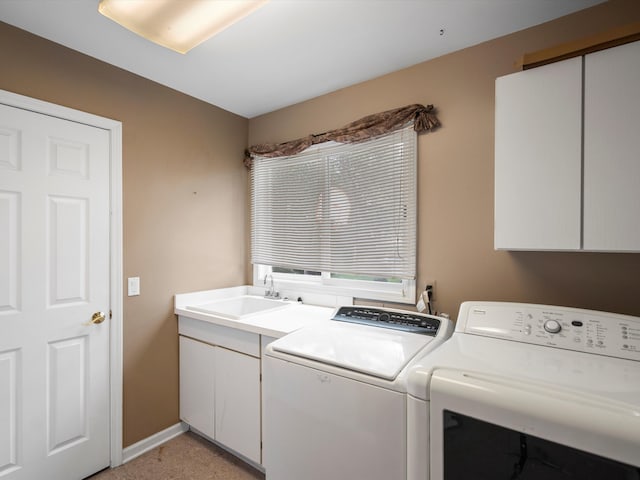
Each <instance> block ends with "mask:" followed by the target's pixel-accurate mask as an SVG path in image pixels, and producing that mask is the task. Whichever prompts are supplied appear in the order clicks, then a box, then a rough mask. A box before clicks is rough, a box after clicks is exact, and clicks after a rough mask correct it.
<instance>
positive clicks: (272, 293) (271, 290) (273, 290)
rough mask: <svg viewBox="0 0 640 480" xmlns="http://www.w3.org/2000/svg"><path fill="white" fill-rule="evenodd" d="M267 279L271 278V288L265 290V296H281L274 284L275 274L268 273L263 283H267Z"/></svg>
mask: <svg viewBox="0 0 640 480" xmlns="http://www.w3.org/2000/svg"><path fill="white" fill-rule="evenodd" d="M267 279H269V280H270V283H269V288H268V289H267V290H265V291H264V297H265V298H280V293H279V292H276V287H275V286H274V284H273V275H271V274H270V273H267V274H266V275H265V276H264V281H263V283H264V284H265V285H266V284H267Z"/></svg>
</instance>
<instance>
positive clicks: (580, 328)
mask: <svg viewBox="0 0 640 480" xmlns="http://www.w3.org/2000/svg"><path fill="white" fill-rule="evenodd" d="M407 388H408V397H407V398H408V417H409V423H410V425H413V426H415V428H412V431H411V432H410V435H409V447H408V452H409V464H408V469H409V475H408V478H409V479H410V480H418V479H419V480H426V479H430V480H461V479H465V480H466V479H469V478H473V479H474V480H485V479H486V480H494V479H500V478H503V479H514V480H515V479H523V480H524V479H533V480H560V479H563V480H565V479H575V478H579V479H581V480H596V479H598V480H601V479H614V478H615V479H618V480H631V479H634V480H638V479H640V318H638V317H631V316H625V315H617V314H613V313H604V312H596V311H590V310H581V309H575V308H566V307H556V306H547V305H532V304H516V303H500V302H465V303H463V304H462V305H461V308H460V313H459V316H458V319H457V323H456V330H455V332H454V334H453V335H452V337H451V338H450V339H449V340H448V341H447V342H446V343H445V344H444V345H442V347H440V348H438V349H437V350H436V351H434V352H433V353H432V354H431V355H428V356H425V357H423V358H422V359H421V361H420V362H419V363H418V364H416V365H414V366H413V367H412V368H411V371H410V373H409V378H408V386H407Z"/></svg>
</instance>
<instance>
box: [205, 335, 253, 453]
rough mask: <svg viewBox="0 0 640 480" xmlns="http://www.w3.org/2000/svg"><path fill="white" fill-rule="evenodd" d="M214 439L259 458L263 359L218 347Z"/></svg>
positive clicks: (237, 450)
mask: <svg viewBox="0 0 640 480" xmlns="http://www.w3.org/2000/svg"><path fill="white" fill-rule="evenodd" d="M215 353H216V358H215V426H216V435H215V439H216V440H217V441H218V442H220V443H222V444H223V445H225V446H227V447H229V448H231V449H232V450H235V451H236V452H239V453H241V454H242V455H244V456H245V457H247V458H249V459H250V460H253V461H254V462H255V463H261V462H260V460H261V458H260V360H259V359H257V358H255V357H251V356H249V355H243V354H241V353H237V352H234V351H231V350H227V349H225V348H220V347H216V349H215Z"/></svg>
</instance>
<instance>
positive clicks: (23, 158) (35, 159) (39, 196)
mask: <svg viewBox="0 0 640 480" xmlns="http://www.w3.org/2000/svg"><path fill="white" fill-rule="evenodd" d="M109 171H110V170H109V132H108V131H107V130H102V129H99V128H95V127H90V126H87V125H83V124H79V123H74V122H70V121H66V120H61V119H58V118H54V117H50V116H46V115H41V114H37V113H33V112H29V111H26V110H22V109H19V108H14V107H8V106H4V105H0V479H2V480H5V479H10V480H17V479H25V480H26V479H29V480H33V479H41V478H42V479H44V478H47V479H60V480H63V479H64V480H71V479H81V478H84V477H85V476H88V475H90V474H92V473H94V472H95V471H97V470H100V469H102V468H105V467H107V466H109V461H110V451H109V447H110V442H109V425H110V423H109V422H110V420H109V318H108V317H109V298H110V297H109V293H110V292H109ZM94 312H104V313H105V314H106V321H104V322H103V323H100V324H92V325H87V322H88V321H89V320H90V319H91V318H92V315H93V314H94Z"/></svg>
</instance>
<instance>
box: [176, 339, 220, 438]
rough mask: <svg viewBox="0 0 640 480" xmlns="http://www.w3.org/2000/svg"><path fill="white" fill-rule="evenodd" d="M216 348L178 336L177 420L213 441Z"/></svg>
mask: <svg viewBox="0 0 640 480" xmlns="http://www.w3.org/2000/svg"><path fill="white" fill-rule="evenodd" d="M214 366H215V347H212V346H211V345H207V344H206V343H202V342H198V341H196V340H192V339H190V338H187V337H183V336H180V418H181V419H182V420H183V421H184V422H186V423H188V424H189V425H191V426H192V427H193V428H195V429H196V430H199V431H200V432H202V433H204V434H205V435H207V436H208V437H210V438H214V436H215V429H214V405H215V403H214V402H215V398H214V391H215V387H214V374H215V373H214Z"/></svg>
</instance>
